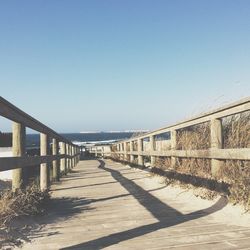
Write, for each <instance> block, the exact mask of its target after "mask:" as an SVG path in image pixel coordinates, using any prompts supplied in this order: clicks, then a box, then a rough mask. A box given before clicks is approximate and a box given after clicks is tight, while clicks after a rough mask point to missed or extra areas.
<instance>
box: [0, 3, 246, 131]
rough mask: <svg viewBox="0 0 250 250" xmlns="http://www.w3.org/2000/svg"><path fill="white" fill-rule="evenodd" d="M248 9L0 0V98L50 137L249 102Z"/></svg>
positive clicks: (137, 125)
mask: <svg viewBox="0 0 250 250" xmlns="http://www.w3.org/2000/svg"><path fill="white" fill-rule="evenodd" d="M249 12H250V1H244V0H238V1H233V0H225V1H222V0H216V1H215V0H212V1H198V0H197V1H181V0H177V1H147V0H144V1H123V2H122V1H115V0H114V1H109V0H107V1H101V0H100V1H95V0H94V1H22V2H21V1H6V2H1V3H0V32H1V33H0V34H1V39H0V55H1V56H0V86H1V96H2V97H4V98H5V99H7V100H8V101H10V102H12V103H13V104H14V105H16V106H17V107H19V108H21V109H22V110H23V111H25V112H27V113H28V114H30V115H32V116H33V117H35V118H36V119H38V120H40V121H41V122H43V123H44V124H46V125H48V126H49V127H51V128H52V129H54V130H56V131H58V132H80V131H96V130H97V131H107V130H129V129H149V130H152V129H156V128H158V127H162V126H166V125H169V124H172V123H174V122H177V121H179V120H182V119H184V118H188V117H190V116H193V115H196V114H198V113H201V112H204V111H208V110H210V109H212V108H214V107H218V106H221V105H223V104H226V103H230V102H233V101H236V100H238V99H240V98H243V97H247V96H249V93H250V71H249V69H250V60H249V58H250V15H249V14H250V13H249ZM0 130H3V131H5V130H6V131H8V130H9V124H8V123H6V122H5V121H3V119H1V127H0Z"/></svg>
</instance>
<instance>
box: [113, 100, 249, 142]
mask: <svg viewBox="0 0 250 250" xmlns="http://www.w3.org/2000/svg"><path fill="white" fill-rule="evenodd" d="M249 110H250V97H247V98H244V99H242V100H240V101H238V102H235V103H232V104H230V105H226V106H223V107H221V108H218V109H215V110H213V111H210V112H206V113H203V114H201V115H198V116H195V117H193V118H191V119H187V120H184V121H182V122H179V123H177V124H174V125H171V126H167V127H163V128H160V129H157V130H154V131H151V132H148V133H145V134H143V135H140V136H136V137H133V138H130V139H127V140H122V141H119V142H118V143H121V142H130V141H135V140H137V139H144V138H147V137H149V136H155V135H159V134H162V133H166V132H169V131H171V130H178V129H182V128H186V127H190V126H194V125H198V124H201V123H204V122H208V121H210V120H211V119H220V118H224V117H226V116H230V115H234V114H238V113H242V112H246V111H249ZM118 143H117V144H118Z"/></svg>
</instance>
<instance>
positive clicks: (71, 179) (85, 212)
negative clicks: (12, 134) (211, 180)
mask: <svg viewBox="0 0 250 250" xmlns="http://www.w3.org/2000/svg"><path fill="white" fill-rule="evenodd" d="M52 190H53V193H52V197H53V199H52V201H51V205H50V207H49V209H48V215H47V216H43V217H42V218H41V221H42V223H44V224H45V226H44V227H42V228H41V229H40V230H36V231H34V232H33V233H32V234H31V235H29V236H28V239H29V240H30V242H29V243H26V244H24V245H23V249H25V250H26V249H36V250H39V249H64V250H71V249H88V250H89V249H115V250H116V249H125V250H126V249H173V248H174V249H182V250H185V249H220V250H221V249H249V248H250V223H248V222H249V221H248V222H247V221H246V220H247V219H249V217H248V216H247V215H246V219H245V220H244V222H245V223H241V220H238V219H237V218H233V216H231V215H230V213H229V212H230V211H229V209H228V205H227V201H226V199H225V198H223V197H221V198H218V199H217V200H215V201H205V200H201V199H200V198H196V197H195V196H194V195H192V193H190V192H183V190H182V191H180V190H178V188H173V187H166V185H165V184H164V183H163V182H160V181H159V178H158V177H151V176H150V175H149V173H148V172H147V171H143V170H139V169H133V168H130V167H129V166H126V165H122V164H120V163H116V162H112V161H110V160H105V161H103V160H86V161H81V162H80V163H79V164H78V165H77V167H76V168H74V170H73V172H72V173H70V174H68V175H67V176H66V177H64V178H62V182H61V183H60V185H59V184H56V185H53V186H52ZM242 216H244V215H242Z"/></svg>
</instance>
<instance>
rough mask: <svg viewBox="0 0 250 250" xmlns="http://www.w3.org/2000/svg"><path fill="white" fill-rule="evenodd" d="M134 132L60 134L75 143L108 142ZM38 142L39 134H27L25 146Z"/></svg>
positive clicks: (35, 144)
mask: <svg viewBox="0 0 250 250" xmlns="http://www.w3.org/2000/svg"><path fill="white" fill-rule="evenodd" d="M133 134H134V132H112V133H111V132H100V133H67V134H61V135H62V136H63V137H65V138H67V139H68V140H70V141H72V142H74V143H77V144H86V143H105V142H106V143H108V142H115V141H119V140H124V139H128V138H130V137H131V136H132V135H133ZM39 144H40V136H39V134H27V136H26V145H27V147H38V146H39Z"/></svg>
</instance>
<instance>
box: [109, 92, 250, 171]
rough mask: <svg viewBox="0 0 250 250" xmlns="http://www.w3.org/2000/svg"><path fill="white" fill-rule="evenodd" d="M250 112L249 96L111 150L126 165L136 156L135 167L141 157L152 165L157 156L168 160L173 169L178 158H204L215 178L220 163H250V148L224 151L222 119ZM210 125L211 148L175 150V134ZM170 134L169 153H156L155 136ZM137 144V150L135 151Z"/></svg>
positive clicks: (126, 141) (123, 143)
mask: <svg viewBox="0 0 250 250" xmlns="http://www.w3.org/2000/svg"><path fill="white" fill-rule="evenodd" d="M249 110H250V97H247V98H244V99H242V100H240V101H238V102H235V103H232V104H230V105H227V106H224V107H221V108H219V109H216V110H213V111H211V112H208V113H204V114H202V115H199V116H196V117H194V118H192V119H189V120H185V121H183V122H180V123H177V124H175V125H172V126H168V127H165V128H161V129H158V130H155V131H152V132H149V133H146V134H143V135H141V136H137V137H134V138H130V139H128V140H124V141H120V142H118V143H116V144H115V145H114V146H113V149H114V150H113V151H114V153H115V154H116V155H118V157H119V159H120V160H122V161H127V162H134V160H135V156H136V157H138V165H144V159H143V158H144V157H145V156H149V157H150V159H151V166H154V164H155V159H156V157H159V156H165V157H171V165H172V166H174V165H175V162H176V158H177V157H181V158H206V159H211V172H212V175H213V176H216V174H217V172H218V171H219V169H220V166H221V164H222V160H246V161H249V160H250V148H230V149H226V148H223V126H222V118H225V117H228V116H231V115H235V114H240V113H243V112H246V111H249ZM205 122H209V123H210V138H211V145H210V149H206V150H178V149H177V148H176V146H177V140H176V137H177V131H178V130H180V129H185V128H188V127H191V126H194V125H198V124H201V123H205ZM167 132H169V133H170V144H171V149H170V150H156V148H155V137H156V136H157V135H160V134H162V133H167ZM144 139H149V143H150V150H145V149H144V148H143V140H144ZM135 143H137V148H135Z"/></svg>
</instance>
